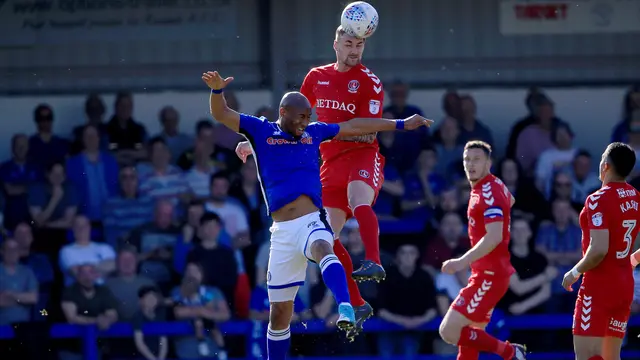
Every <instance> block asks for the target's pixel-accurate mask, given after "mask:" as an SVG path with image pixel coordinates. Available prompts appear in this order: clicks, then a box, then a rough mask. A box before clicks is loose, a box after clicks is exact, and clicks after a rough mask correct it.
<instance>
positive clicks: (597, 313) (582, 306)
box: [573, 286, 633, 339]
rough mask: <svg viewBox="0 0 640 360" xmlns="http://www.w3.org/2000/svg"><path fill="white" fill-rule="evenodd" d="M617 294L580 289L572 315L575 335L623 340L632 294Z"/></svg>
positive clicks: (587, 288)
mask: <svg viewBox="0 0 640 360" xmlns="http://www.w3.org/2000/svg"><path fill="white" fill-rule="evenodd" d="M616 293H618V295H611V292H608V291H602V289H600V290H598V289H594V288H591V287H585V286H581V287H580V291H578V299H577V300H576V307H575V310H574V311H573V335H578V336H593V337H605V336H611V337H616V338H620V339H622V338H624V334H625V332H626V331H627V321H629V314H630V313H631V303H632V302H633V291H631V292H629V291H627V292H621V291H616Z"/></svg>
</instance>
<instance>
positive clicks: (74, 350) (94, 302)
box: [59, 265, 118, 360]
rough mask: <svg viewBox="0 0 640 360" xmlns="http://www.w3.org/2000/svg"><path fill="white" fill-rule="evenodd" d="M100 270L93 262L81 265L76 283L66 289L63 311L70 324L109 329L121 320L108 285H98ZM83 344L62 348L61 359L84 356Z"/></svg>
mask: <svg viewBox="0 0 640 360" xmlns="http://www.w3.org/2000/svg"><path fill="white" fill-rule="evenodd" d="M98 274H99V271H98V269H96V268H95V266H93V265H80V266H79V267H78V270H77V272H76V275H77V278H76V280H77V281H76V282H74V283H73V285H71V286H69V287H67V288H66V289H64V293H63V294H62V312H63V313H64V317H65V320H66V321H67V322H68V323H69V324H76V325H97V326H98V328H99V329H100V330H106V329H108V328H110V327H111V325H112V324H114V323H115V322H116V321H118V312H117V311H116V308H117V304H116V300H115V299H114V298H113V295H112V294H111V292H110V291H109V289H107V288H106V287H104V286H102V285H96V280H97V275H98ZM81 353H82V343H81V341H80V340H77V341H72V342H71V343H68V344H67V346H65V348H64V349H61V350H60V352H59V356H60V359H61V360H75V359H82V354H81Z"/></svg>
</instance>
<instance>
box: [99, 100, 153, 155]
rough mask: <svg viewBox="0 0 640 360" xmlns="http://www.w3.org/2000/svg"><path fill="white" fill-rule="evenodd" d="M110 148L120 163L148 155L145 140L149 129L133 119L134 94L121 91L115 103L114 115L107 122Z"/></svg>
mask: <svg viewBox="0 0 640 360" xmlns="http://www.w3.org/2000/svg"><path fill="white" fill-rule="evenodd" d="M107 135H108V136H109V141H110V144H109V148H110V149H111V150H112V151H114V152H115V154H116V158H117V159H118V163H120V164H132V163H133V162H135V161H138V160H142V159H144V158H145V157H146V151H145V149H144V146H143V145H144V142H145V141H146V138H147V129H145V127H144V126H143V125H142V124H140V123H138V122H136V121H135V120H134V119H133V96H132V95H131V93H128V92H119V93H118V94H117V95H116V101H115V103H114V115H113V116H112V117H111V120H109V122H108V123H107Z"/></svg>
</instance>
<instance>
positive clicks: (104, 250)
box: [98, 244, 116, 261]
mask: <svg viewBox="0 0 640 360" xmlns="http://www.w3.org/2000/svg"><path fill="white" fill-rule="evenodd" d="M99 245H100V249H99V250H98V251H99V253H100V259H101V260H103V261H104V260H114V259H115V258H116V252H115V250H113V248H112V247H111V246H110V245H108V244H99Z"/></svg>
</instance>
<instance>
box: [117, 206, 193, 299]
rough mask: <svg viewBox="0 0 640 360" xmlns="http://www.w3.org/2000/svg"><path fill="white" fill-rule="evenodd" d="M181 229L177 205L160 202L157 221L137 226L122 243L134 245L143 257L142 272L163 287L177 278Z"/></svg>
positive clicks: (156, 213)
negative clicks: (176, 251) (176, 249)
mask: <svg viewBox="0 0 640 360" xmlns="http://www.w3.org/2000/svg"><path fill="white" fill-rule="evenodd" d="M180 233H181V229H180V227H179V226H178V225H177V224H175V223H174V222H173V205H171V203H170V202H167V201H163V200H161V201H159V202H158V203H157V204H156V208H155V211H154V220H153V222H150V223H147V224H144V225H142V226H139V227H137V228H136V229H134V230H133V231H132V232H131V234H130V235H129V237H128V238H127V239H126V240H125V241H124V243H123V244H121V246H124V245H127V244H129V245H133V247H135V248H136V251H137V252H138V254H139V255H138V258H139V259H140V272H142V273H143V274H145V275H146V276H148V277H149V278H150V279H151V280H153V281H155V282H156V283H157V284H158V285H159V286H160V288H161V289H162V290H165V287H166V286H169V285H170V282H171V280H172V278H173V273H174V271H173V249H174V246H175V245H176V243H177V242H178V241H179V239H178V238H179V237H180Z"/></svg>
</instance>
